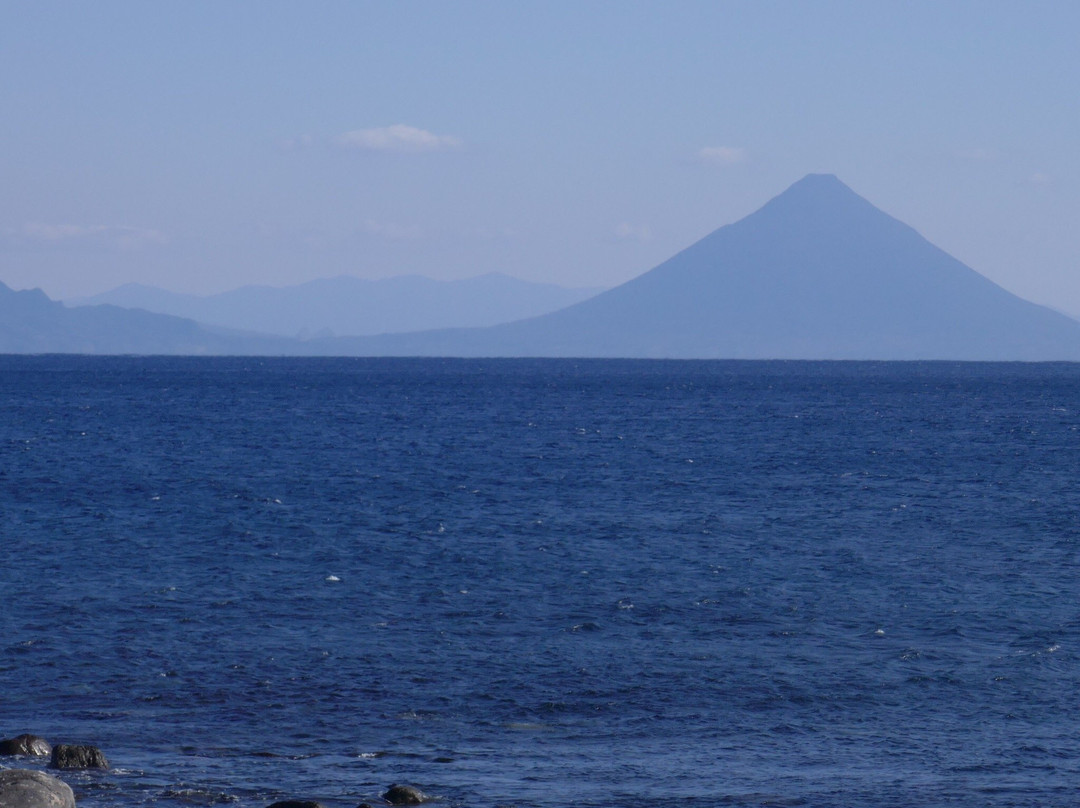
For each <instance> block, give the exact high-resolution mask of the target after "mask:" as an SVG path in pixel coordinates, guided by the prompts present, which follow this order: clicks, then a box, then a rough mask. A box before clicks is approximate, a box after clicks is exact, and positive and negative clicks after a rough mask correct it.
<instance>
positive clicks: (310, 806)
mask: <svg viewBox="0 0 1080 808" xmlns="http://www.w3.org/2000/svg"><path fill="white" fill-rule="evenodd" d="M268 808H324V806H323V804H322V803H321V802H315V801H314V800H281V801H280V802H275V803H274V804H273V805H270V806H268Z"/></svg>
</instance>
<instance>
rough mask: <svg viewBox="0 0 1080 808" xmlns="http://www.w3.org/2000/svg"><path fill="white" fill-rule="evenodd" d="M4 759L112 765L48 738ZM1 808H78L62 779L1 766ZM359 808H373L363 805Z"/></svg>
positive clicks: (61, 765)
mask: <svg viewBox="0 0 1080 808" xmlns="http://www.w3.org/2000/svg"><path fill="white" fill-rule="evenodd" d="M0 756H2V757H7V758H16V759H18V758H36V759H38V760H40V759H41V758H44V757H48V758H49V763H48V768H50V769H55V770H58V771H62V770H86V769H97V770H106V769H108V768H109V761H108V759H107V758H106V757H105V754H104V753H103V752H102V751H101V750H100V749H99V748H98V747H96V746H89V745H83V744H56V745H55V746H54V745H52V744H50V743H49V742H48V741H46V740H45V739H44V738H42V737H40V736H37V735H31V734H28V733H26V734H23V735H18V736H16V737H14V738H8V739H6V740H0ZM379 798H380V799H381V801H382V803H383V804H385V805H420V804H422V803H425V802H431V801H433V800H434V799H435V798H434V797H431V796H429V795H428V794H425V793H424V792H423V791H421V790H420V789H419V788H417V787H415V786H410V785H400V784H393V785H391V786H390V787H389V788H388V789H387V790H386V791H385V792H383V793H382V794H381V795H380V796H379ZM0 808H75V793H74V792H73V791H72V790H71V786H69V785H68V784H67V783H65V782H64V781H63V780H62V779H60V778H59V777H56V776H54V775H52V774H49V773H47V772H43V771H39V770H37V769H19V768H6V767H4V766H2V764H0ZM267 808H326V807H325V806H324V805H323V804H322V803H320V802H318V801H315V800H302V799H294V800H280V801H278V802H275V803H272V804H271V805H269V806H267ZM356 808H373V806H372V805H371V804H370V803H367V802H361V803H360V804H359V805H358V806H357V807H356Z"/></svg>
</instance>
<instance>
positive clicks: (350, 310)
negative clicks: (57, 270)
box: [69, 273, 600, 336]
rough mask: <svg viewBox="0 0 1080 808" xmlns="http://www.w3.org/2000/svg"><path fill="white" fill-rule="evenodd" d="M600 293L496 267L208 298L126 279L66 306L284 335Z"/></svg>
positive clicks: (526, 312) (519, 311)
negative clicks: (443, 276) (461, 276)
mask: <svg viewBox="0 0 1080 808" xmlns="http://www.w3.org/2000/svg"><path fill="white" fill-rule="evenodd" d="M599 291H600V290H599V289H567V288H565V287H562V286H555V285H553V284H545V283H530V282H528V281H522V280H518V279H517V278H511V277H510V276H508V275H501V274H498V273H491V274H488V275H481V276H478V277H475V278H468V279H466V280H459V281H438V280H433V279H431V278H425V277H422V276H419V275H402V276H398V277H394V278H386V279H383V280H364V279H361V278H355V277H351V276H348V275H342V276H339V277H336V278H323V279H320V280H314V281H309V282H308V283H303V284H299V285H296V286H289V287H284V288H275V287H270V286H244V287H241V288H239V289H233V290H231V291H228V292H223V293H221V294H217V295H210V296H207V297H199V296H196V295H181V294H175V293H173V292H167V291H165V290H164V289H157V288H155V287H152V286H143V285H141V284H126V285H124V286H120V287H118V288H116V289H113V290H111V291H109V292H105V293H103V294H100V295H96V296H94V297H89V298H81V299H78V300H71V301H69V304H70V305H75V306H81V305H94V304H101V303H109V304H112V305H116V306H123V307H125V308H138V309H146V310H147V311H153V312H158V313H159V314H172V315H175V316H178V317H187V318H190V319H192V320H198V321H199V322H201V323H207V324H209V325H216V326H221V327H224V328H236V329H242V330H247V331H257V332H261V333H265V334H279V335H284V336H294V335H296V334H300V333H317V332H320V331H330V332H333V333H334V334H382V333H396V332H406V331H418V330H421V329H434V328H453V327H465V326H473V327H480V326H488V325H495V324H496V323H506V322H510V321H513V320H519V319H523V318H526V317H533V316H536V315H539V314H545V313H547V312H551V311H555V310H557V309H560V308H563V307H565V306H569V305H571V304H573V303H577V302H579V301H581V300H585V299H586V298H588V297H591V296H593V295H595V294H596V293H597V292H599Z"/></svg>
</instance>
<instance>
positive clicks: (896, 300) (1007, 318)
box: [310, 174, 1080, 361]
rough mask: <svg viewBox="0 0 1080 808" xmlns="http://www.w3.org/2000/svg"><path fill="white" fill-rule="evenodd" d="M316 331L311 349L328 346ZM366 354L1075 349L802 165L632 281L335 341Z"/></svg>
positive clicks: (899, 355)
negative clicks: (563, 298)
mask: <svg viewBox="0 0 1080 808" xmlns="http://www.w3.org/2000/svg"><path fill="white" fill-rule="evenodd" d="M318 343H319V341H316V344H313V345H311V346H310V347H311V348H312V349H313V350H322V349H324V348H329V347H330V346H329V345H328V344H325V343H324V344H323V345H320V344H318ZM334 349H335V350H337V351H344V352H346V353H349V354H365V355H425V356H431V355H444V356H568V357H657V358H661V357H670V358H726V359H956V360H1032V361H1034V360H1073V361H1075V360H1080V323H1078V322H1076V321H1075V320H1072V319H1070V318H1069V317H1066V316H1065V315H1062V314H1059V313H1057V312H1055V311H1052V310H1050V309H1048V308H1046V307H1044V306H1038V305H1036V304H1034V303H1030V302H1028V301H1026V300H1022V299H1020V298H1019V297H1017V296H1015V295H1013V294H1012V293H1010V292H1008V291H1006V290H1005V289H1002V288H1001V287H1000V286H997V285H996V284H994V283H993V282H991V281H990V280H988V279H987V278H985V277H983V276H982V275H979V274H978V273H977V272H975V271H974V270H972V269H971V268H969V267H967V266H965V265H964V264H962V263H961V262H959V261H957V260H956V259H955V258H953V257H952V256H950V255H948V254H947V253H945V252H944V251H942V250H940V249H939V248H937V247H935V246H934V245H933V244H931V243H930V242H928V241H927V240H926V239H924V238H923V237H922V236H920V235H919V234H918V233H917V232H916V231H915V230H913V229H912V228H911V227H909V226H908V225H906V224H904V223H902V222H900V221H898V220H896V219H894V218H893V217H891V216H889V215H888V214H886V213H883V212H882V211H880V210H878V209H877V208H876V207H874V206H873V205H871V204H870V203H869V202H867V201H866V200H865V199H863V198H862V197H861V196H859V195H858V194H856V193H855V192H854V191H852V190H851V189H850V188H848V187H847V186H846V185H845V184H844V183H842V182H841V181H840V180H839V179H837V178H836V177H835V176H832V175H824V174H811V175H808V176H807V177H805V178H803V179H802V180H800V181H798V182H796V183H795V184H794V185H792V186H791V187H790V188H788V189H787V190H786V191H785V192H784V193H782V194H780V195H779V196H777V197H776V198H774V199H772V200H771V201H770V202H768V203H767V204H766V205H764V206H763V207H762V208H760V209H759V210H758V211H756V212H754V213H752V214H750V215H749V216H747V217H745V218H744V219H741V220H739V221H737V222H735V223H734V224H730V225H727V226H725V227H721V228H720V229H718V230H716V231H714V232H713V233H711V234H709V235H707V236H705V237H704V238H703V239H701V240H700V241H698V242H697V243H695V244H693V245H691V246H690V247H687V248H686V249H685V250H683V251H682V252H680V253H678V254H677V255H675V256H673V257H672V258H670V259H668V260H667V261H665V262H663V263H662V264H660V265H659V266H657V267H655V268H654V269H652V270H650V271H648V272H646V273H644V274H643V275H640V276H638V277H636V278H634V279H633V280H630V281H628V282H627V283H624V284H622V285H621V286H617V287H615V288H614V289H610V290H608V291H607V292H603V293H601V294H599V295H597V296H596V297H593V298H590V299H589V300H586V301H584V302H582V303H578V304H576V305H573V306H570V307H568V308H565V309H562V310H560V311H557V312H554V313H552V314H547V315H543V316H540V317H535V318H532V319H529V320H524V321H520V322H516V323H510V324H508V325H502V326H495V327H492V328H487V329H472V330H467V329H459V330H451V331H441V332H429V333H422V334H403V335H387V336H383V337H373V338H364V339H347V340H341V341H339V342H338V343H337V344H336V345H335V347H334Z"/></svg>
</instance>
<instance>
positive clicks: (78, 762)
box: [49, 743, 109, 769]
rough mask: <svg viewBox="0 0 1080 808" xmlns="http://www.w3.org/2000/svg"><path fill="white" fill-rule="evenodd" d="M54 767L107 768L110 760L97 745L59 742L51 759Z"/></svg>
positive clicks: (50, 763) (50, 766)
mask: <svg viewBox="0 0 1080 808" xmlns="http://www.w3.org/2000/svg"><path fill="white" fill-rule="evenodd" d="M49 768H52V769H107V768H109V761H108V760H106V759H105V755H104V754H103V753H102V751H101V750H100V749H98V748H97V747H96V746H76V745H74V744H67V743H58V744H57V745H56V746H54V747H53V750H52V758H51V759H50V760H49Z"/></svg>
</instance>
